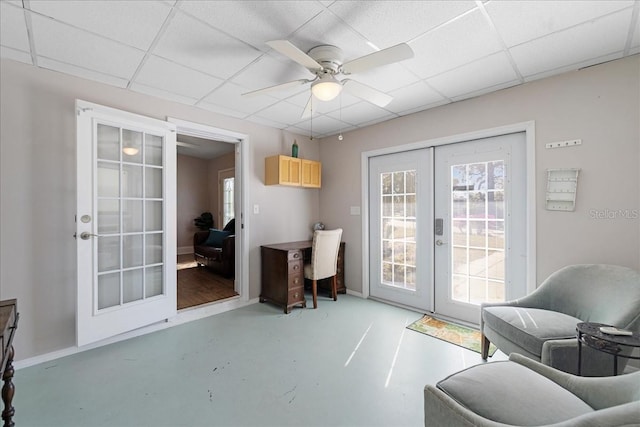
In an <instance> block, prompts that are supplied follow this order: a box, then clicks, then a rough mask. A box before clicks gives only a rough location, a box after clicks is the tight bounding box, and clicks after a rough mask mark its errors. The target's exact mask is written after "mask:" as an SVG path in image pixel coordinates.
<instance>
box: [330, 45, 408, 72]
mask: <svg viewBox="0 0 640 427" xmlns="http://www.w3.org/2000/svg"><path fill="white" fill-rule="evenodd" d="M410 58H413V49H411V47H409V45H408V44H406V43H400V44H397V45H395V46H391V47H389V48H387V49H382V50H380V51H378V52H374V53H371V54H369V55H365V56H361V57H360V58H356V59H354V60H352V61H349V62H347V63H346V64H343V65H342V72H343V73H344V74H355V73H361V72H363V71H367V70H370V69H372V68H376V67H381V66H383V65H388V64H393V63H394V62H400V61H404V60H405V59H410Z"/></svg>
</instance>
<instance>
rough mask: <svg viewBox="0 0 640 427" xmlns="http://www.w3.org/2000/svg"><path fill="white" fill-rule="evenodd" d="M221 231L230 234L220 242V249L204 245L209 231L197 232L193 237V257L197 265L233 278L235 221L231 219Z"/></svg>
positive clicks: (234, 265)
mask: <svg viewBox="0 0 640 427" xmlns="http://www.w3.org/2000/svg"><path fill="white" fill-rule="evenodd" d="M223 231H229V232H231V233H232V234H230V235H229V236H227V237H225V238H224V239H223V240H222V245H221V246H220V247H216V246H209V245H205V242H206V241H207V239H208V238H209V231H198V232H196V233H195V234H194V235H193V255H194V257H195V260H196V262H197V263H198V265H204V266H206V267H209V268H211V269H212V270H214V271H215V272H216V273H219V274H221V275H222V276H224V277H226V278H233V277H234V276H235V269H236V262H235V261H236V257H235V254H236V243H235V240H236V236H235V220H234V219H232V220H231V221H229V222H228V223H227V225H226V226H225V227H224V229H223Z"/></svg>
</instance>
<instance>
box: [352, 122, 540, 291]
mask: <svg viewBox="0 0 640 427" xmlns="http://www.w3.org/2000/svg"><path fill="white" fill-rule="evenodd" d="M517 132H524V133H525V139H526V156H527V159H526V162H527V176H526V182H527V184H526V188H527V196H526V200H527V219H526V229H527V231H526V233H527V263H526V270H527V272H526V278H527V286H526V289H527V293H530V292H532V291H533V290H534V289H535V288H536V180H535V178H536V170H535V121H533V120H531V121H527V122H519V123H514V124H511V125H506V126H499V127H494V128H489V129H482V130H478V131H473V132H467V133H461V134H456V135H451V136H445V137H441V138H434V139H428V140H424V141H418V142H412V143H408V144H402V145H396V146H393V147H386V148H380V149H376V150H371V151H363V152H362V154H361V158H360V173H361V176H360V182H361V185H360V187H361V198H362V209H361V213H362V296H363V298H369V280H370V278H369V264H370V263H369V261H370V246H369V225H370V220H369V203H370V200H369V159H370V158H371V157H376V156H381V155H385V154H395V153H400V152H403V151H409V150H417V149H420V148H429V147H437V146H439V145H446V144H454V143H459V142H466V141H473V140H476V139H482V138H489V137H495V136H501V135H506V134H510V133H517Z"/></svg>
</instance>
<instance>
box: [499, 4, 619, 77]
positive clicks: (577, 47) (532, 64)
mask: <svg viewBox="0 0 640 427" xmlns="http://www.w3.org/2000/svg"><path fill="white" fill-rule="evenodd" d="M630 20H631V12H629V11H622V12H618V13H615V14H612V15H609V16H606V17H604V18H600V19H597V20H594V21H590V22H588V23H586V24H582V25H579V26H576V27H573V28H571V29H568V30H565V31H562V32H558V33H554V34H551V35H548V36H546V37H543V38H539V39H536V40H533V41H531V42H528V43H524V44H521V45H518V46H515V47H513V48H511V49H509V51H510V52H511V55H512V56H513V59H514V60H515V62H516V65H517V66H518V69H519V70H520V72H521V73H522V75H524V76H530V75H534V74H538V73H541V72H543V71H546V70H552V69H556V68H560V67H564V66H567V65H571V64H576V63H579V62H582V61H585V60H587V59H588V58H594V57H598V56H604V55H608V54H610V53H613V52H617V51H619V52H622V50H623V49H624V46H625V42H626V39H627V35H628V30H629V23H630Z"/></svg>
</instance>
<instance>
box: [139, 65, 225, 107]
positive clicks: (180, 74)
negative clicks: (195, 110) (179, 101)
mask: <svg viewBox="0 0 640 427" xmlns="http://www.w3.org/2000/svg"><path fill="white" fill-rule="evenodd" d="M222 82H223V81H222V80H220V79H217V78H215V77H211V76H209V75H206V74H204V73H201V72H199V71H196V70H192V69H190V68H186V67H183V66H181V65H178V64H175V63H173V62H171V61H167V60H166V59H162V58H158V57H157V56H150V57H149V58H148V59H147V61H146V62H145V64H144V65H143V66H142V69H141V70H140V73H138V76H137V78H136V81H135V83H142V84H144V85H146V86H151V87H154V88H158V89H163V90H166V91H168V92H171V93H175V94H177V95H182V96H186V97H189V98H196V99H200V98H202V97H203V96H205V95H206V94H208V93H209V92H211V91H212V90H213V89H215V88H216V87H218V86H220V85H221V84H222Z"/></svg>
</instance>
